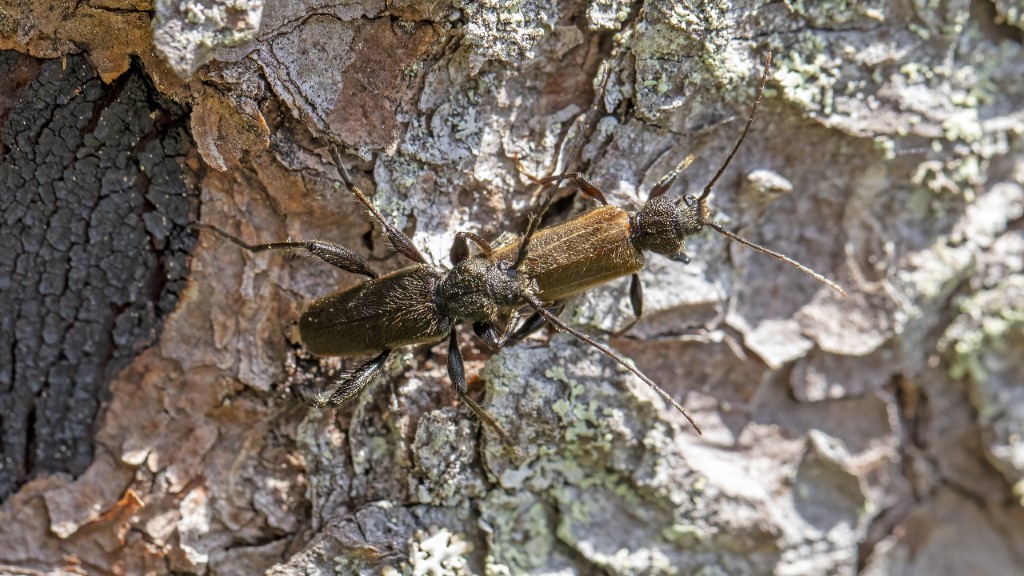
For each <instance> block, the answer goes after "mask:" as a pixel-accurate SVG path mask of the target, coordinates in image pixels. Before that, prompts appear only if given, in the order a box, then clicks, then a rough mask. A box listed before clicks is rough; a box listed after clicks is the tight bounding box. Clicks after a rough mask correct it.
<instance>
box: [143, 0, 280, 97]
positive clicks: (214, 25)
mask: <svg viewBox="0 0 1024 576" xmlns="http://www.w3.org/2000/svg"><path fill="white" fill-rule="evenodd" d="M155 9H156V10H155V14H154V15H153V43H154V45H155V46H156V47H157V49H158V50H160V51H161V52H162V54H163V56H164V58H165V59H166V60H167V61H168V63H170V65H171V67H172V68H173V69H174V71H175V72H177V73H178V75H179V76H181V77H182V78H188V77H189V76H191V75H192V74H193V73H194V72H195V71H196V70H197V69H198V68H199V66H201V65H203V64H204V63H206V61H207V60H208V59H209V58H210V57H211V56H212V53H213V52H214V51H215V50H217V49H218V48H221V47H231V46H237V45H239V44H243V43H245V42H248V41H250V40H252V39H253V37H254V36H255V35H256V32H257V30H259V28H260V18H261V16H262V13H263V0H190V1H187V2H179V1H176V0H157V2H156V6H155Z"/></svg>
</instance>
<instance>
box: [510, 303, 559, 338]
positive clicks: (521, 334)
mask: <svg viewBox="0 0 1024 576" xmlns="http://www.w3.org/2000/svg"><path fill="white" fill-rule="evenodd" d="M564 309H565V301H564V300H563V301H559V302H555V304H554V306H552V307H551V308H549V309H548V310H549V311H550V312H551V313H552V314H554V315H555V316H558V315H559V314H561V313H562V310H564ZM546 322H547V320H545V319H544V317H543V316H541V315H540V313H538V312H534V313H533V314H531V315H530V316H528V317H527V318H526V320H523V323H522V324H520V325H519V327H518V328H516V330H515V332H513V333H512V334H510V335H509V337H508V338H506V339H505V341H504V342H502V346H509V345H512V344H518V343H519V342H521V341H523V340H525V339H526V338H527V337H528V336H529V335H530V334H533V333H534V332H536V331H537V330H540V329H541V328H543V327H544V324H545V323H546Z"/></svg>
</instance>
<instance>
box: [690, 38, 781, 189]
mask: <svg viewBox="0 0 1024 576" xmlns="http://www.w3.org/2000/svg"><path fill="white" fill-rule="evenodd" d="M771 65H772V53H771V52H769V53H768V56H766V57H765V59H764V73H763V74H761V85H760V86H758V87H757V96H756V97H755V98H754V106H753V107H752V108H751V109H750V116H749V117H748V118H747V125H746V126H744V127H743V133H742V134H740V138H739V140H737V141H736V145H735V146H733V147H732V152H729V156H728V157H727V158H726V159H725V162H724V163H722V167H721V168H719V169H718V172H715V177H714V178H712V179H711V182H708V185H707V186H705V187H704V191H703V192H702V193H701V195H700V198H698V201H699V202H700V203H701V204H702V205H703V204H704V201H705V200H707V197H708V194H711V188H712V187H714V185H715V182H718V179H719V178H721V177H722V173H723V172H725V169H726V168H728V167H729V163H730V162H732V159H733V157H734V156H736V151H737V150H739V149H740V145H741V144H743V140H745V139H746V138H747V132H748V131H750V125H751V124H753V123H754V114H755V113H757V107H758V106H759V105H760V104H761V96H762V95H763V94H764V86H765V84H767V83H768V72H769V70H770V69H771Z"/></svg>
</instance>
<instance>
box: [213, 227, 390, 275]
mask: <svg viewBox="0 0 1024 576" xmlns="http://www.w3.org/2000/svg"><path fill="white" fill-rule="evenodd" d="M193 226H195V227H196V228H201V229H203V230H209V231H210V232H213V233H214V234H216V235H218V236H220V237H221V238H224V239H226V240H228V241H229V242H231V243H233V244H236V245H238V246H240V247H241V248H243V249H245V250H248V251H249V252H264V251H267V250H296V249H298V248H305V249H306V250H307V251H308V252H309V253H310V254H312V255H313V256H316V257H317V258H319V259H321V260H323V261H324V262H327V263H328V264H330V265H331V266H335V267H337V268H341V269H342V270H345V271H347V272H352V273H353V274H362V275H363V276H369V277H370V278H377V277H378V276H380V273H379V272H377V271H376V270H374V269H373V267H372V266H370V264H369V263H368V262H367V261H366V260H363V259H362V258H361V257H360V256H359V255H358V254H356V253H355V252H353V251H351V250H349V249H348V248H345V247H344V246H342V245H340V244H335V243H333V242H325V241H323V240H304V241H301V242H267V243H266V244H249V243H247V242H245V241H244V240H242V239H241V238H238V237H236V236H232V235H231V234H228V233H227V232H225V231H223V230H221V229H220V228H217V227H215V226H210V225H209V224H198V223H197V224H193Z"/></svg>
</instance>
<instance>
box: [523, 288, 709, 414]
mask: <svg viewBox="0 0 1024 576" xmlns="http://www.w3.org/2000/svg"><path fill="white" fill-rule="evenodd" d="M523 297H524V298H525V299H526V301H527V302H528V303H529V304H530V307H531V308H533V309H534V310H535V311H536V312H537V313H538V314H540V315H541V316H543V317H544V319H545V320H547V321H548V322H551V323H552V324H554V325H555V327H556V328H558V329H559V330H562V331H565V332H568V333H569V334H572V335H573V336H575V337H576V338H579V339H580V340H582V341H583V342H586V343H587V344H590V345H591V346H593V347H594V348H597V349H598V350H600V351H601V352H603V353H604V354H605V355H606V356H608V357H610V358H611V359H612V360H615V361H616V362H618V363H619V364H620V365H621V366H622V367H623V368H625V369H626V370H629V371H630V372H632V373H633V374H635V375H636V377H637V378H639V379H641V380H643V381H644V384H647V385H648V386H650V387H651V388H653V389H654V391H655V392H657V393H658V394H660V395H661V397H662V398H664V399H665V400H666V401H668V403H669V404H671V405H672V407H673V408H675V409H676V410H678V411H679V412H680V413H681V414H682V415H683V416H685V417H686V420H687V421H688V422H689V423H690V426H693V429H694V430H696V431H697V434H704V431H703V430H701V428H700V425H698V424H697V421H696V420H694V419H693V416H690V413H689V412H687V411H686V408H683V406H682V405H681V404H680V403H679V402H676V399H675V398H673V397H672V396H671V395H670V394H669V393H668V392H665V391H664V390H662V388H661V386H658V384H657V383H655V382H654V380H651V379H650V378H648V377H647V375H646V374H644V373H643V372H641V371H640V370H639V369H638V368H637V367H636V366H633V365H632V364H630V363H629V362H627V361H626V359H625V358H623V357H622V356H621V355H620V354H619V353H617V352H615V351H614V350H612V349H611V348H609V347H608V346H605V345H604V344H602V343H600V342H598V341H597V340H594V339H593V338H591V337H590V336H587V335H586V334H584V333H582V332H580V331H579V330H577V329H575V328H573V327H572V326H569V325H568V324H566V323H565V322H563V321H562V320H561V319H560V318H559V317H558V316H555V315H554V314H552V313H551V312H548V311H547V309H546V308H544V303H543V302H541V301H540V300H538V299H537V298H536V297H535V296H533V295H530V294H525V295H524V296H523Z"/></svg>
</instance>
